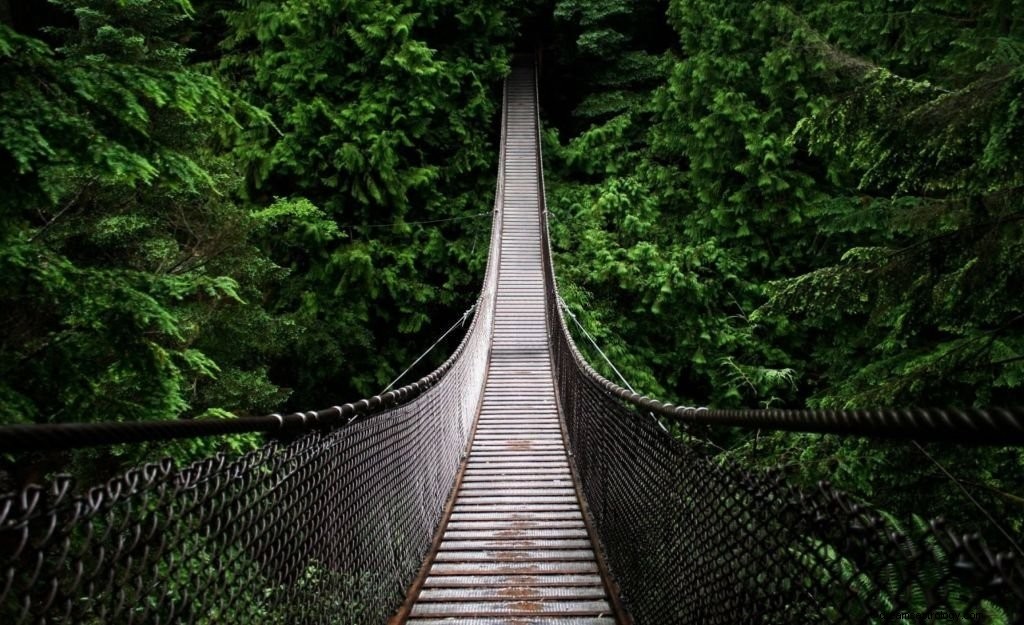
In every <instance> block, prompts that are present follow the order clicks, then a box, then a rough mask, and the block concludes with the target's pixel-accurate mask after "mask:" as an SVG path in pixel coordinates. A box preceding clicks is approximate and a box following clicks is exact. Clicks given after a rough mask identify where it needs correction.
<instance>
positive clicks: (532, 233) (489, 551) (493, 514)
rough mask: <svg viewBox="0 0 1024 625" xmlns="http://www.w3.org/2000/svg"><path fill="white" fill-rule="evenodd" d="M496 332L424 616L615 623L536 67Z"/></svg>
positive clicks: (550, 624)
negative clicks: (547, 219) (583, 441)
mask: <svg viewBox="0 0 1024 625" xmlns="http://www.w3.org/2000/svg"><path fill="white" fill-rule="evenodd" d="M507 89H508V91H507V98H508V102H507V106H508V111H507V113H506V114H507V124H508V127H507V129H506V146H505V166H504V167H505V171H504V179H505V200H504V206H503V207H502V210H503V220H502V221H503V224H502V238H501V263H500V265H499V269H498V272H499V273H498V288H497V304H496V308H495V322H494V323H495V327H494V340H493V343H492V348H491V360H490V365H489V368H488V373H487V383H486V386H485V387H484V399H483V404H482V406H481V412H480V418H479V421H478V423H477V427H476V433H475V436H474V438H473V442H472V447H471V450H470V455H469V459H468V461H467V463H466V465H465V469H464V471H463V474H462V476H461V482H460V486H459V490H458V492H457V495H456V499H455V502H454V507H453V509H452V514H451V516H450V518H449V519H448V520H447V525H446V526H445V528H444V530H443V531H444V534H443V537H442V540H441V542H440V544H439V547H438V549H437V551H436V552H435V553H434V554H433V561H432V563H431V565H430V569H429V572H428V574H427V577H426V580H425V581H424V583H423V587H422V590H421V591H420V594H419V596H418V598H417V600H416V603H415V604H414V605H413V607H412V611H411V615H410V619H409V620H408V621H407V622H408V623H410V624H415V625H441V624H442V623H443V624H444V625H470V624H473V625H491V624H494V625H497V624H499V623H501V624H515V625H534V624H537V625H541V624H543V625H613V624H614V623H615V620H614V619H613V618H612V616H611V606H610V604H609V600H608V594H607V591H606V585H605V583H604V580H603V579H602V576H601V574H600V572H599V568H598V564H597V561H596V557H595V552H594V549H593V546H592V544H591V541H590V538H589V535H588V531H587V527H586V525H585V523H584V520H583V515H582V512H581V508H580V502H579V500H578V498H577V493H576V489H575V487H574V485H573V482H572V475H571V473H570V470H569V464H568V457H567V455H566V448H565V442H564V440H563V439H562V430H561V426H560V424H559V417H558V409H557V406H556V403H555V389H554V384H553V382H552V377H551V375H552V370H551V356H550V352H549V348H548V335H547V325H546V323H545V307H544V301H545V300H544V273H543V272H544V267H543V264H542V257H541V232H540V228H541V223H540V215H539V206H540V203H539V198H538V184H537V183H538V171H537V167H538V164H537V145H536V142H537V128H536V110H535V106H536V105H535V100H534V85H533V72H532V70H531V69H526V68H517V69H515V70H514V71H513V74H512V76H511V77H510V78H509V82H508V87H507Z"/></svg>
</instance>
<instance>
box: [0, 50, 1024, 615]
mask: <svg viewBox="0 0 1024 625" xmlns="http://www.w3.org/2000/svg"><path fill="white" fill-rule="evenodd" d="M538 108H539V107H538V98H537V86H536V76H535V70H534V69H533V67H532V65H525V64H520V65H517V66H516V67H515V68H514V69H513V71H512V74H511V76H510V77H509V78H508V80H507V81H506V85H505V94H504V107H503V118H502V141H501V152H500V159H499V171H498V178H497V188H496V197H495V210H494V213H493V215H494V217H493V220H494V221H493V225H492V240H491V246H490V251H489V260H488V264H487V269H486V273H485V277H484V280H483V286H482V288H481V291H480V296H479V299H478V301H477V303H476V305H475V311H474V314H473V319H472V322H471V323H470V325H469V328H468V330H467V331H466V333H465V335H464V336H463V338H462V340H461V342H460V343H459V345H458V347H457V348H456V349H455V351H454V352H453V354H452V355H451V356H450V357H449V359H448V360H447V361H446V362H445V363H444V364H443V365H441V366H440V367H439V368H438V369H437V370H435V371H434V372H432V373H430V374H429V375H427V376H425V377H424V378H422V379H421V380H419V381H417V382H415V383H412V384H408V385H406V386H404V387H402V388H399V389H397V390H393V391H389V392H386V393H384V394H382V395H380V396H375V397H372V398H369V399H364V400H361V401H358V402H355V403H349V404H344V405H340V406H333V407H331V408H328V409H324V410H318V411H310V412H306V413H295V414H289V415H280V414H274V415H269V416H265V417H245V418H238V419H225V420H200V421H177V422H167V423H138V424H127V423H92V424H64V425H36V426H7V427H3V428H0V451H3V452H9V453H12V452H19V453H24V452H31V451H36V450H38V451H55V450H68V449H74V448H81V447H87V446H95V445H115V444H151V445H155V444H157V443H158V442H159V441H165V440H170V439H179V438H194V437H206V436H218V435H224V434H232V433H242V432H265V433H267V434H268V435H269V436H268V440H269V442H267V443H266V444H265V445H263V446H262V447H260V448H259V449H256V450H255V451H252V452H249V453H246V454H243V455H239V456H228V455H224V454H220V455H216V456H213V457H210V458H208V459H205V460H203V461H200V462H196V463H194V464H191V465H188V466H183V467H177V466H175V465H174V463H173V462H172V461H170V460H162V461H159V462H154V463H149V464H145V465H142V466H139V467H136V468H133V469H131V470H129V471H127V472H126V473H124V474H123V475H120V476H119V477H116V478H114V479H112V480H110V481H108V482H106V483H103V484H98V485H90V484H84V485H78V484H76V483H75V482H74V480H73V479H72V478H70V477H68V476H59V477H57V478H55V479H54V480H52V481H51V482H50V483H48V484H45V485H30V486H27V487H25V488H23V489H22V490H20V491H18V492H14V493H9V494H7V495H4V496H2V497H0V622H2V623H5V624H6V623H10V624H28V623H38V624H43V623H47V624H54V623H88V624H97V625H99V624H107V623H117V624H121V623H154V624H171V623H189V624H218V623H260V624H263V623H271V624H291V623H311V624H312V623H331V624H335V623H337V624H348V623H389V624H391V625H399V624H402V623H408V624H410V625H442V624H445V625H498V624H503V625H616V624H618V625H623V624H628V623H637V624H659V625H664V624H677V623H678V624H689V623H694V624H696V623H700V624H704V625H711V624H731V625H735V624H746V623H764V624H776V623H800V624H807V623H892V622H896V623H919V622H924V621H926V620H942V619H946V620H949V619H953V620H958V621H968V622H979V623H982V622H983V623H1024V568H1022V565H1021V561H1020V557H1019V556H1017V557H1015V554H1014V553H1013V552H1012V551H1005V552H1004V551H999V550H993V549H990V548H989V547H988V546H986V544H985V543H984V541H983V540H982V539H981V538H979V537H978V536H977V535H975V534H968V533H962V532H959V531H958V530H957V529H955V528H950V527H947V526H946V525H945V524H944V523H943V522H942V521H940V520H933V521H930V522H926V521H922V520H919V519H918V520H913V519H911V520H903V521H900V520H895V519H892V518H891V517H889V516H887V515H883V514H882V513H880V512H878V511H875V510H873V509H872V508H870V507H869V506H866V505H864V504H863V503H861V502H859V501H856V500H854V499H853V498H851V497H849V496H846V495H844V494H843V493H841V492H838V491H836V490H834V489H833V488H832V487H830V486H829V485H827V484H821V485H820V486H818V487H817V488H813V489H806V488H804V489H801V488H798V487H796V486H793V485H791V484H789V483H787V481H786V480H785V479H784V477H783V476H782V475H781V474H780V473H777V472H763V471H752V470H749V469H745V468H743V467H741V466H737V465H735V464H732V463H729V462H723V461H719V460H717V459H716V458H714V455H713V454H712V453H710V452H709V451H708V450H707V449H706V448H705V446H704V445H703V444H702V443H701V439H700V435H699V434H700V428H701V427H704V426H709V425H730V426H739V427H745V428H751V429H756V428H765V429H783V430H796V431H808V432H824V433H835V434H841V435H859V436H862V435H873V436H883V437H889V438H895V439H909V440H944V441H956V442H958V443H963V444H1001V445H1020V444H1024V415H1022V412H1021V411H1020V410H1019V409H987V410H982V409H906V410H890V409H878V410H860V411H812V410H709V409H704V408H696V407H686V406H672V405H670V404H664V403H661V402H658V401H656V400H653V399H651V398H648V397H643V396H640V395H637V394H636V393H635V392H633V391H632V390H630V389H626V388H622V387H620V386H618V385H616V384H615V383H613V382H611V381H608V380H606V379H604V378H602V377H601V376H600V375H599V374H598V373H597V372H596V371H595V370H594V369H592V368H591V367H590V365H588V364H587V362H586V361H585V360H584V358H583V357H582V355H581V354H580V352H579V351H578V350H577V348H576V346H575V344H574V342H573V339H572V337H571V335H570V333H569V330H568V327H567V323H566V319H567V317H566V311H565V310H564V309H563V305H562V303H561V299H560V298H559V295H558V290H557V285H556V282H555V279H554V269H553V264H552V257H551V249H550V244H549V242H548V234H547V211H546V208H545V200H544V195H545V194H544V180H543V175H542V170H541V163H542V155H541V149H540V143H539V115H538ZM670 428H675V429H676V430H678V431H677V432H676V433H675V434H672V433H670V431H669V429H670Z"/></svg>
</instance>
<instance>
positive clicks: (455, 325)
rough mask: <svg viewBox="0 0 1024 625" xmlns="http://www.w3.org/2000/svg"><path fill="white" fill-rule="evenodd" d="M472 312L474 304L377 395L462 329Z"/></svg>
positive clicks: (388, 389) (385, 391)
mask: <svg viewBox="0 0 1024 625" xmlns="http://www.w3.org/2000/svg"><path fill="white" fill-rule="evenodd" d="M474 310H476V304H475V303H474V304H473V305H472V306H470V307H469V308H467V309H466V312H464V313H462V317H460V318H459V319H458V321H456V322H455V323H453V324H452V325H451V327H450V328H448V329H447V330H445V332H444V334H442V335H441V338H439V339H437V340H436V341H434V344H433V345H431V346H430V347H428V348H427V350H426V351H425V352H423V353H422V354H420V356H419V358H417V359H416V360H414V361H412V364H411V365H409V366H408V367H406V368H405V371H403V372H401V373H399V374H398V377H397V378H395V379H394V380H391V384H388V385H387V386H386V387H385V388H384V390H383V391H381V392H380V393H378V395H383V394H384V393H387V392H388V391H390V390H391V387H393V386H394V385H395V383H396V382H398V381H399V380H401V379H402V378H403V377H405V374H406V373H409V371H410V370H411V369H412V368H413V367H415V366H416V365H417V364H419V362H420V361H421V360H423V359H424V358H426V356H427V354H429V353H430V352H432V351H433V350H434V348H435V347H437V346H438V345H440V344H441V341H443V340H445V338H447V337H448V335H449V334H451V333H452V332H453V331H455V328H460V327H462V326H464V325H466V320H467V319H469V316H470V315H471V314H473V311H474Z"/></svg>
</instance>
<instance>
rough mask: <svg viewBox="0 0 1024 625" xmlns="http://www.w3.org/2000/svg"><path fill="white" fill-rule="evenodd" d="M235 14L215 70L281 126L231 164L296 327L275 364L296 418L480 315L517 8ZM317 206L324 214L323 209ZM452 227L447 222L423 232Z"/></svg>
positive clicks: (329, 5)
mask: <svg viewBox="0 0 1024 625" xmlns="http://www.w3.org/2000/svg"><path fill="white" fill-rule="evenodd" d="M240 5H241V6H240V8H238V9H237V10H233V11H230V12H229V13H228V14H227V21H228V24H229V25H230V33H231V34H230V37H229V39H228V41H227V46H228V49H229V54H228V55H227V56H226V57H225V58H224V59H223V61H222V63H221V65H222V68H223V70H224V71H225V72H229V73H230V74H231V75H233V76H236V77H237V79H238V81H239V84H240V88H241V89H243V90H244V92H245V94H246V97H247V98H249V99H250V100H251V101H253V102H255V103H257V104H259V105H260V106H262V107H264V108H265V109H266V110H267V111H268V112H269V113H270V115H271V117H272V119H273V127H272V128H261V129H259V130H258V131H257V132H251V133H248V134H247V136H246V141H245V142H244V143H243V144H242V145H241V146H240V147H239V149H238V150H237V152H236V153H237V156H238V158H240V159H241V161H242V162H243V163H244V167H245V170H246V171H247V172H248V183H249V188H250V194H251V196H252V197H253V198H254V199H255V200H257V201H260V202H261V203H262V201H263V200H262V198H264V197H266V196H267V195H272V196H279V197H280V198H284V199H282V200H280V201H278V203H276V204H274V205H273V206H271V207H269V208H266V209H263V210H262V211H261V212H259V213H257V218H258V219H260V220H263V221H264V223H265V225H264V229H263V233H264V234H263V237H264V238H263V241H264V245H265V246H266V247H267V248H268V249H270V250H271V257H272V258H273V259H274V261H275V262H277V263H278V264H279V265H281V266H283V267H287V268H289V269H290V270H291V271H292V275H291V277H290V279H289V280H288V281H287V282H286V283H284V284H282V285H281V287H280V289H278V290H277V292H276V293H275V297H274V310H275V311H277V312H278V313H280V314H283V315H286V316H287V317H288V318H289V319H292V320H293V321H294V323H295V324H296V327H298V328H300V329H301V330H300V332H298V333H297V334H296V335H295V337H294V340H293V341H292V342H291V343H290V346H289V350H288V352H289V353H288V354H287V355H286V356H285V357H284V358H282V359H279V360H278V361H277V362H276V363H275V370H277V371H281V372H282V373H283V378H282V379H284V380H286V381H287V383H288V385H289V386H290V387H292V388H294V389H295V395H294V398H293V402H294V405H295V406H296V407H299V406H302V407H307V408H308V406H310V405H318V404H322V403H328V402H336V401H337V400H338V397H339V395H366V394H373V393H376V392H379V391H380V389H381V388H382V387H383V386H384V385H385V384H387V382H388V381H389V380H390V379H391V378H392V377H393V376H394V374H395V372H396V371H400V370H401V369H402V368H404V366H405V365H407V364H408V363H409V362H411V361H412V360H414V359H415V357H416V356H417V355H418V354H419V351H421V350H422V349H423V348H424V347H425V345H427V344H429V340H430V337H432V336H436V335H437V333H438V331H439V328H441V327H443V326H445V325H447V324H448V323H450V319H451V317H452V316H453V315H454V314H457V313H456V312H455V311H456V310H459V311H461V310H462V309H464V308H465V307H467V306H468V305H469V302H470V301H471V299H472V298H473V296H474V293H475V291H476V288H477V284H478V282H479V279H480V275H481V274H482V270H483V266H484V260H485V255H486V250H487V245H486V238H487V233H488V230H487V229H488V226H489V222H487V221H486V220H481V219H461V218H463V217H468V216H473V215H479V214H480V213H483V212H486V211H488V210H490V202H491V196H492V193H491V191H492V189H493V177H494V167H495V165H496V158H495V157H496V145H495V139H496V134H495V132H494V128H495V122H496V120H497V118H498V114H499V109H498V105H499V101H500V91H499V90H498V88H499V86H500V82H501V78H502V77H503V76H504V74H505V73H506V72H507V70H508V67H509V65H508V63H509V49H510V47H511V43H512V40H513V37H514V36H515V35H516V30H517V23H518V19H519V16H521V15H522V14H523V12H524V10H525V9H524V7H522V6H521V4H520V3H511V2H499V3H493V2H490V3H484V2H469V3H465V2H453V1H450V0H445V1H430V2H428V1H423V0H416V1H413V0H406V1H403V2H376V1H375V2H362V3H351V2H340V1H327V2H318V3H285V4H281V3H276V2H263V1H257V0H248V1H245V2H241V3H240ZM314 207H315V208H314ZM453 218H454V219H455V220H453V221H446V222H444V223H443V224H437V225H434V224H428V225H421V224H419V223H418V222H422V221H431V220H438V219H453Z"/></svg>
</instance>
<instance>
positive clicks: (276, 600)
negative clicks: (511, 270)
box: [0, 116, 504, 625]
mask: <svg viewBox="0 0 1024 625" xmlns="http://www.w3.org/2000/svg"><path fill="white" fill-rule="evenodd" d="M502 129H503V130H502V152H503V151H504V116H503V120H502ZM499 158H501V157H499ZM502 162H503V158H502ZM501 171H502V168H501V162H499V175H498V182H497V191H496V198H495V211H494V223H493V225H492V228H493V236H492V241H491V247H490V257H489V259H488V265H487V270H486V274H485V278H484V283H483V288H482V289H481V295H480V297H479V299H478V301H477V304H476V313H475V315H474V317H473V321H472V324H471V325H470V327H469V329H468V331H467V333H466V335H465V336H464V337H463V339H462V341H461V343H460V344H459V346H458V347H457V348H456V350H455V352H454V354H453V355H452V356H451V357H450V358H449V359H448V361H447V362H445V364H443V365H442V366H441V367H440V368H438V369H437V370H436V371H434V372H433V373H431V374H430V375H428V376H426V377H425V378H423V379H422V380H420V381H418V382H416V383H414V384H410V385H407V386H405V387H403V388H401V389H398V390H396V391H392V392H388V393H385V394H383V395H382V396H379V397H374V398H372V399H367V400H363V401H360V402H357V403H355V404H346V405H344V406H336V407H334V408H331V409H327V410H321V411H318V412H310V413H305V414H302V413H298V414H294V415H287V416H280V415H271V416H270V417H257V418H249V419H235V420H225V421H220V422H217V421H209V422H207V421H204V422H195V423H194V424H190V423H188V422H175V423H170V424H135V425H128V424H97V425H82V426H80V427H79V426H74V427H70V428H69V427H62V426H53V427H43V428H33V427H31V426H29V427H24V428H16V427H9V428H6V429H7V430H8V432H7V439H8V440H6V441H3V442H2V443H0V447H4V448H6V450H8V451H9V450H10V448H11V447H14V446H15V443H18V442H20V443H21V444H22V445H24V447H26V448H46V447H47V446H48V445H50V446H55V447H58V448H69V447H76V446H81V445H86V444H89V445H95V444H110V443H115V442H126V441H146V440H163V439H167V438H180V437H187V436H196V435H207V434H211V433H223V432H238V431H268V430H269V431H281V432H283V433H285V434H288V435H289V436H288V438H289V440H287V441H286V440H284V439H282V440H279V441H272V442H270V443H268V444H266V445H265V446H263V447H261V448H259V449H257V450H255V451H252V452H250V453H247V454H244V455H242V456H240V457H235V458H229V457H227V456H224V455H219V456H217V457H214V458H210V459H208V460H204V461H201V462H196V463H194V464H191V465H189V466H185V467H176V466H174V464H173V462H172V461H170V460H164V461H162V462H158V463H152V464H146V465H145V466H141V467H138V468H135V469H132V470H129V471H127V472H126V473H124V474H123V475H121V476H119V477H116V478H114V479H112V480H110V481H109V482H107V483H106V484H103V485H100V486H96V487H93V488H89V489H87V490H84V491H82V490H80V489H79V488H78V487H77V486H76V484H75V483H74V482H73V480H72V479H71V478H69V477H65V476H62V477H58V478H57V479H55V480H54V481H52V482H51V483H50V484H49V485H47V486H28V487H26V488H24V489H23V490H21V491H20V492H16V493H10V494H7V495H4V496H0V623H3V624H4V625H20V624H29V623H33V624H43V623H47V624H56V623H76V624H90V625H113V624H117V625H121V624H133V623H152V624H172V623H173V624H197V625H198V624H203V625H206V624H209V625H214V624H222V623H246V624H253V625H263V624H281V625H294V624H299V623H318V624H328V623H331V624H339V625H341V624H354V623H382V622H384V621H385V620H387V618H388V616H389V615H391V614H392V613H393V612H394V611H395V609H396V608H397V607H398V605H399V604H400V603H401V601H402V598H403V596H404V594H405V591H406V590H407V588H408V586H409V584H410V582H411V581H412V579H413V577H414V576H415V574H416V572H417V570H418V569H419V567H420V566H421V564H422V562H423V559H424V557H425V555H426V553H427V552H428V550H429V547H430V544H431V541H432V538H433V534H434V531H435V529H436V528H437V525H438V523H439V521H440V519H441V515H442V513H443V509H444V505H445V502H446V500H447V498H448V497H449V494H450V492H451V489H452V487H453V484H454V481H455V476H456V473H457V470H458V467H459V464H460V462H461V458H462V455H463V453H464V449H465V447H466V444H467V440H468V437H469V434H470V432H471V429H472V424H473V420H474V418H475V416H476V412H477V410H478V406H479V402H480V395H481V393H482V390H483V379H484V375H485V371H486V364H487V358H488V354H489V351H490V342H491V335H492V325H493V324H492V321H493V313H494V300H495V287H496V283H497V269H498V260H499V250H500V236H499V234H498V233H500V232H501V227H500V226H501V212H500V210H499V209H500V207H501V203H502V197H503V192H504V190H503V183H502V176H501V174H500V172H501ZM296 433H298V435H297V436H295V434H296Z"/></svg>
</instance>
